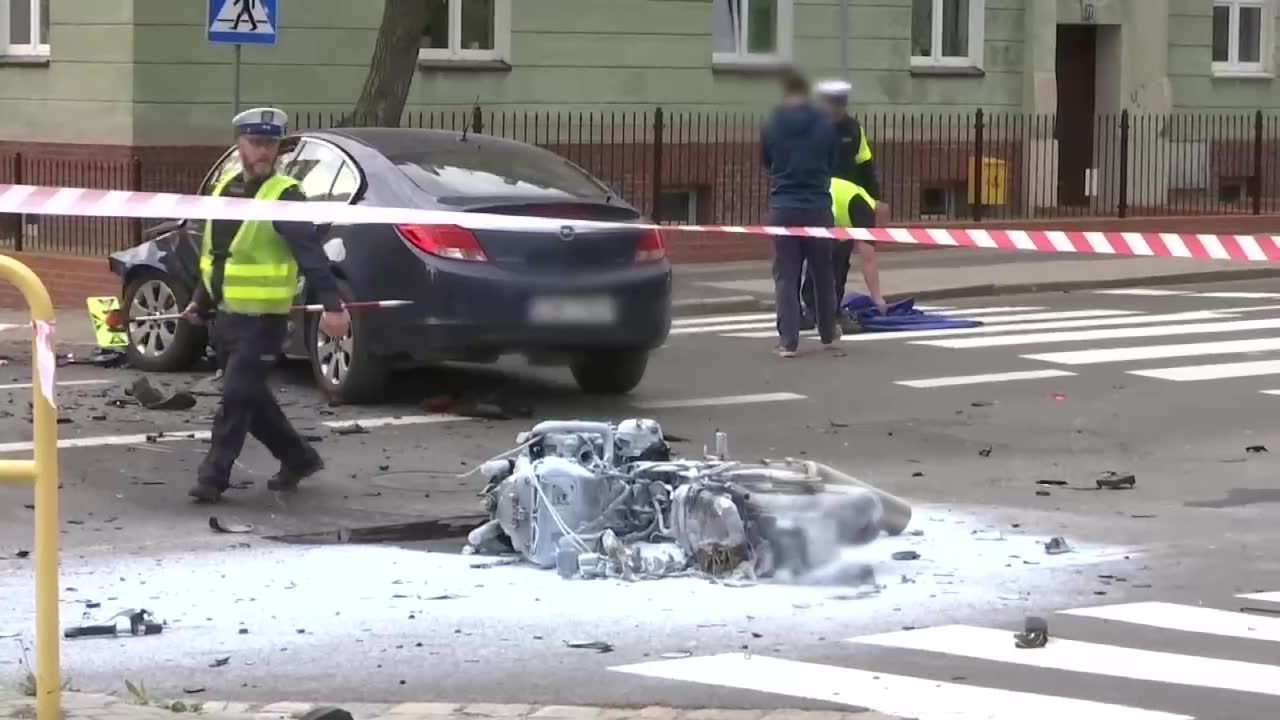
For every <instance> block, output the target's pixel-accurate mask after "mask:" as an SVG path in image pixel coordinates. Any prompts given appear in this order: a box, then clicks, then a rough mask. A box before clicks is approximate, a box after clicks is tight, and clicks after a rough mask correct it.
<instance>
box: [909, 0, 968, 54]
mask: <svg viewBox="0 0 1280 720" xmlns="http://www.w3.org/2000/svg"><path fill="white" fill-rule="evenodd" d="M985 4H986V0H912V2H911V65H912V67H925V68H928V67H964V68H981V67H982V47H983V34H984V22H985V13H984V12H983V10H984V6H985Z"/></svg>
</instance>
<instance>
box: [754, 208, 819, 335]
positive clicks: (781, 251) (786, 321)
mask: <svg viewBox="0 0 1280 720" xmlns="http://www.w3.org/2000/svg"><path fill="white" fill-rule="evenodd" d="M769 224H770V225H772V226H774V227H831V226H832V225H835V217H834V216H833V215H832V213H831V206H829V205H828V206H826V207H820V208H774V209H773V210H771V211H770V212H769ZM831 243H832V241H831V239H830V238H812V237H786V236H783V237H775V238H773V287H774V294H775V298H776V302H777V305H778V337H779V340H780V343H781V345H782V347H783V348H785V349H787V350H795V349H796V348H797V347H799V345H800V279H801V275H803V274H804V272H805V265H806V264H807V265H808V274H809V279H810V281H812V282H813V288H814V298H815V305H816V307H815V308H814V311H815V312H814V314H815V315H816V316H817V320H818V335H819V336H820V337H821V338H822V342H824V343H831V342H835V338H836V289H835V273H834V272H833V271H832V268H831Z"/></svg>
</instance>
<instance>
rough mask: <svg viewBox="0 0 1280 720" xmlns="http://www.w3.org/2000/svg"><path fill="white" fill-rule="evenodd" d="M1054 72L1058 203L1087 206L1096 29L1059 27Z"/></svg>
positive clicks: (1094, 102)
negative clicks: (1056, 101)
mask: <svg viewBox="0 0 1280 720" xmlns="http://www.w3.org/2000/svg"><path fill="white" fill-rule="evenodd" d="M1054 70H1055V74H1056V75H1057V80H1058V133H1057V135H1058V203H1059V204H1060V205H1065V206H1069V207H1078V206H1083V205H1088V204H1089V192H1088V190H1089V187H1088V170H1089V168H1091V167H1093V132H1094V112H1095V111H1096V109H1097V70H1098V28H1097V27H1096V26H1094V25H1059V26H1058V57H1057V66H1056V67H1055V69H1054Z"/></svg>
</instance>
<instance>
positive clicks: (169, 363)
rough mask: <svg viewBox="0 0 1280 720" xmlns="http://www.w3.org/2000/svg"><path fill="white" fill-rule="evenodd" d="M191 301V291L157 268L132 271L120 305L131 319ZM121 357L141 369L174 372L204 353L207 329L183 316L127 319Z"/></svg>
mask: <svg viewBox="0 0 1280 720" xmlns="http://www.w3.org/2000/svg"><path fill="white" fill-rule="evenodd" d="M189 302H191V291H190V290H189V289H187V288H186V287H183V286H182V284H180V283H178V282H176V281H175V280H174V277H173V276H172V275H169V274H168V273H164V272H161V271H159V270H152V269H147V270H141V271H139V272H137V273H136V274H133V275H132V276H131V277H130V278H129V281H128V283H127V284H126V285H125V288H124V298H123V304H122V309H123V310H124V311H125V312H126V313H128V315H129V318H130V319H131V320H132V319H133V318H135V317H145V316H146V315H170V314H173V313H180V312H182V311H183V310H185V309H186V307H187V304H188V303H189ZM128 334H129V344H128V346H126V347H125V351H124V352H125V357H126V358H127V360H128V362H129V365H130V366H132V367H135V368H137V369H139V370H143V371H145V372H177V371H179V370H187V369H190V368H191V366H192V365H195V363H196V361H197V360H199V359H200V358H201V357H203V356H204V353H205V350H206V348H207V347H208V343H209V334H208V331H207V330H206V329H205V328H203V327H200V326H199V325H192V324H191V323H189V322H187V321H186V320H162V321H158V322H151V323H140V324H135V323H133V322H130V323H129V331H128Z"/></svg>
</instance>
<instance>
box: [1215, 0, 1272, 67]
mask: <svg viewBox="0 0 1280 720" xmlns="http://www.w3.org/2000/svg"><path fill="white" fill-rule="evenodd" d="M1271 4H1272V3H1270V2H1268V0H1214V3H1213V72H1214V74H1217V75H1230V74H1233V73H1236V74H1241V73H1242V74H1258V73H1265V72H1266V66H1265V63H1266V62H1267V60H1268V58H1267V57H1265V56H1264V54H1263V48H1265V47H1267V41H1268V38H1270V37H1271V33H1270V32H1269V31H1268V27H1267V26H1268V24H1269V22H1270V21H1271V20H1270V19H1271V18H1272V8H1271V7H1270V5H1271Z"/></svg>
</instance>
